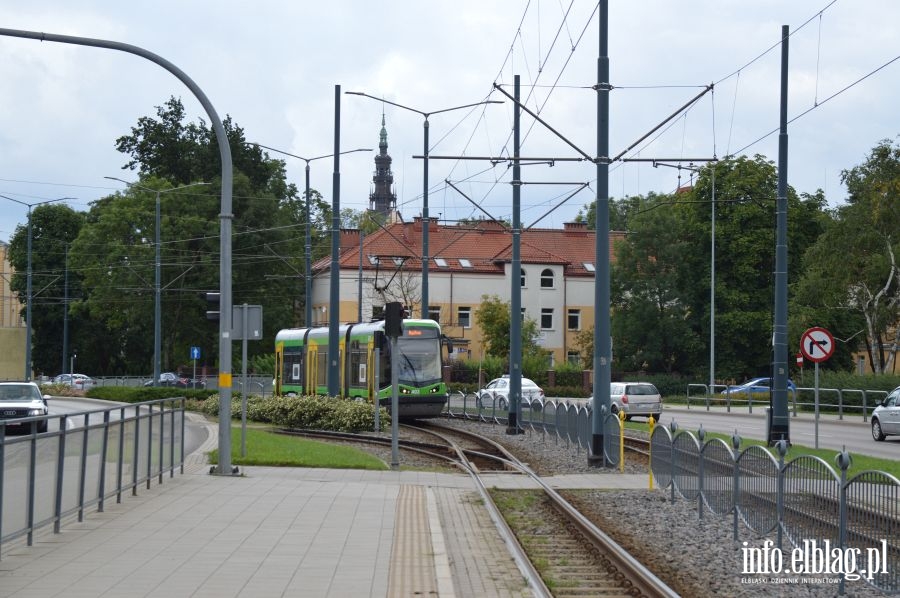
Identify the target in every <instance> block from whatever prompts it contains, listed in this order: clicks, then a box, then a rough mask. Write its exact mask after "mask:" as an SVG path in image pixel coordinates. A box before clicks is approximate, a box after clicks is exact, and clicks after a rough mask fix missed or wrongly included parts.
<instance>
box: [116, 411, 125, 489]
mask: <svg viewBox="0 0 900 598" xmlns="http://www.w3.org/2000/svg"><path fill="white" fill-rule="evenodd" d="M116 460H117V461H118V463H117V464H116V502H117V503H120V502H122V481H123V480H122V478H123V476H124V475H125V407H122V408H121V409H120V410H119V456H118V458H117V459H116Z"/></svg>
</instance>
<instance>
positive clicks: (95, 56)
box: [0, 0, 900, 240]
mask: <svg viewBox="0 0 900 598" xmlns="http://www.w3.org/2000/svg"><path fill="white" fill-rule="evenodd" d="M595 9H596V4H595V3H592V2H586V1H583V0H575V1H574V2H572V3H571V4H570V3H569V0H543V1H539V0H532V1H531V2H528V1H526V0H515V1H513V0H504V1H500V0H496V1H486V0H452V1H450V0H446V1H428V2H423V1H421V0H388V1H385V2H365V1H363V0H357V1H349V0H331V1H329V2H306V1H275V0H259V1H257V2H236V1H229V0H215V1H212V0H190V1H187V2H185V1H183V0H182V1H177V2H176V1H174V0H156V1H153V2H150V1H146V0H134V1H130V2H121V1H119V0H79V1H70V0H43V1H41V2H29V3H25V2H12V1H6V2H4V3H2V4H0V27H3V28H6V29H19V30H28V31H43V32H47V33H57V34H66V35H74V36H79V37H89V38H99V39H107V40H114V41H119V42H125V43H129V44H132V45H136V46H139V47H141V48H144V49H146V50H149V51H151V52H154V53H156V54H158V55H160V56H162V57H163V58H165V59H167V60H169V61H171V62H172V63H174V64H175V65H176V66H178V67H179V68H180V69H182V70H183V71H184V72H185V73H187V74H188V76H190V77H191V78H192V79H193V80H194V81H195V82H196V83H197V84H198V85H199V87H200V88H201V89H203V91H204V92H205V93H206V95H207V97H208V98H209V99H210V101H211V102H212V104H213V106H214V107H215V109H216V111H217V112H218V114H219V116H220V117H222V118H225V116H226V115H230V116H231V117H232V118H233V119H234V121H235V122H236V123H237V124H238V125H240V126H241V127H242V128H243V129H244V131H245V134H246V137H247V139H248V140H250V141H255V142H258V143H261V144H264V145H268V146H271V147H275V148H279V149H282V150H285V151H287V152H291V153H294V154H298V155H301V156H305V157H314V156H320V155H324V154H330V153H332V152H333V151H334V147H335V146H334V143H335V142H334V106H335V86H336V85H340V86H341V90H342V91H363V92H366V93H368V94H371V95H373V96H376V97H380V98H384V99H386V100H389V101H392V102H396V103H399V104H404V105H406V106H409V107H411V108H414V109H417V110H420V111H422V112H429V113H433V112H437V111H440V110H443V109H446V108H453V107H456V106H460V105H464V104H470V103H475V102H480V101H483V100H487V99H491V100H505V97H504V96H503V94H501V93H500V92H498V91H496V90H494V89H493V85H494V84H495V83H497V84H499V85H501V86H502V87H503V89H504V90H507V91H508V93H510V94H512V82H513V78H514V75H520V77H521V85H522V92H521V93H522V97H523V98H524V99H526V102H527V105H528V107H529V108H530V109H531V110H532V111H535V112H538V113H539V114H540V115H541V118H542V119H544V120H545V121H547V122H548V123H549V124H550V125H551V126H552V127H553V128H554V129H556V130H557V131H558V132H559V133H560V134H561V135H562V136H564V137H565V138H566V139H567V140H568V141H569V142H571V143H572V144H573V145H574V146H576V147H578V148H579V149H581V150H582V151H584V152H585V153H586V154H588V155H590V156H595V155H596V153H597V133H596V131H597V108H596V93H595V92H594V91H593V90H592V89H591V86H592V85H594V84H595V83H596V82H597V56H598V52H599V43H598V39H599V26H598V22H597V15H596V12H595ZM566 14H567V18H565V17H566ZM819 15H821V16H819ZM609 16H610V23H609V29H610V33H609V56H610V72H611V75H610V79H611V83H612V85H613V86H615V87H616V89H615V90H614V91H613V92H612V94H611V106H610V130H611V132H610V154H611V155H613V156H615V155H618V154H619V153H620V152H621V151H623V150H624V149H625V148H627V147H629V146H630V145H631V144H632V143H633V142H635V141H636V140H637V139H639V138H640V137H641V136H643V135H644V134H646V133H647V132H648V131H650V130H651V129H652V128H653V127H655V126H656V125H657V124H659V123H660V122H661V121H662V120H664V119H665V118H666V117H668V116H669V115H670V114H672V113H673V112H674V111H675V110H676V109H678V108H679V107H680V106H682V105H683V104H685V103H686V102H688V100H690V99H691V98H692V97H694V96H696V95H697V94H699V93H700V92H701V91H702V90H703V86H705V85H708V84H710V83H715V88H714V91H713V92H712V93H707V94H706V95H705V96H703V97H702V98H701V99H700V100H699V101H697V102H696V104H695V105H694V106H693V107H692V108H691V109H690V110H689V111H688V112H687V113H686V114H684V115H682V116H680V117H679V118H677V119H675V120H673V121H672V122H671V123H670V125H669V126H667V127H665V128H664V129H661V131H660V132H657V133H656V134H654V135H653V136H652V137H651V138H649V139H648V140H647V141H645V142H643V143H642V144H640V145H638V146H636V147H635V149H634V150H632V151H631V152H629V153H628V154H626V156H628V157H642V158H678V157H689V158H698V159H703V158H712V157H713V156H718V157H722V156H724V155H727V154H735V153H737V154H748V155H753V154H757V153H759V154H763V155H765V156H766V157H768V158H769V159H770V160H772V161H777V146H778V135H777V131H776V132H775V133H774V134H771V135H768V136H766V135H767V134H769V133H770V132H772V131H773V130H776V129H777V128H778V115H779V112H778V111H779V84H780V83H779V77H780V75H779V70H780V63H781V50H780V48H779V47H777V45H778V40H779V38H780V34H781V26H782V25H789V26H790V29H791V33H792V36H791V39H790V73H789V89H790V93H789V107H788V113H789V118H794V117H796V116H798V115H800V114H802V113H804V112H807V111H808V112H807V113H806V114H805V115H803V116H801V117H800V118H798V119H797V120H795V121H794V122H792V123H791V124H790V125H789V127H788V134H789V146H790V151H789V165H788V179H789V183H790V184H791V185H792V186H793V187H794V188H795V189H796V190H797V191H799V192H810V193H812V192H814V191H815V190H816V189H819V188H821V189H823V190H825V192H826V196H827V198H828V201H829V203H830V204H832V205H838V204H840V203H841V202H842V201H843V200H844V199H845V190H844V189H843V187H842V186H841V185H840V172H841V170H842V169H845V168H850V167H853V166H854V165H856V164H859V163H860V162H861V161H863V160H864V159H865V157H866V155H867V153H868V152H869V150H870V149H871V148H872V147H873V146H874V145H875V144H876V143H877V142H878V141H879V140H880V139H884V138H890V139H895V138H896V136H897V134H898V133H900V123H898V119H897V108H896V106H897V105H898V94H897V90H898V82H900V60H898V61H897V62H893V63H891V64H888V63H890V62H891V61H892V60H895V59H897V58H898V56H900V36H898V35H897V23H900V3H898V2H896V1H895V0H855V1H851V0H836V1H835V2H831V0H791V1H785V0H780V1H775V0H756V1H753V2H746V1H732V0H685V1H681V2H673V1H671V0H641V1H625V0H612V1H611V2H610V12H609ZM804 24H805V25H804ZM770 49H771V50H770ZM767 50H770V51H769V52H768V53H766V51H767ZM884 65H887V66H884ZM882 66H884V68H882V69H881V70H878V71H877V72H874V74H871V76H869V77H868V78H866V79H865V80H863V81H861V82H859V83H857V84H855V85H853V84H854V83H855V82H857V81H858V80H859V79H861V78H863V77H865V76H866V75H868V74H870V73H873V71H876V69H879V67H882ZM0 80H2V82H3V86H2V87H3V92H2V94H0V156H2V158H0V194H3V195H7V196H9V197H12V198H14V199H17V200H19V201H22V202H25V203H31V204H34V203H36V202H41V201H46V200H51V199H56V198H60V197H74V198H76V199H73V200H68V202H67V203H69V205H71V206H72V207H74V208H76V209H87V208H88V207H89V204H90V202H91V201H93V200H96V199H97V198H99V197H103V196H105V195H108V194H110V193H112V192H114V191H116V190H119V189H121V188H122V186H121V185H118V184H117V183H114V182H113V181H108V180H105V179H104V178H103V177H104V176H117V177H120V178H123V179H126V180H135V179H136V174H135V173H133V172H129V171H123V170H122V166H123V165H124V164H125V162H126V156H124V155H122V154H120V153H118V152H117V151H116V150H115V140H116V138H117V137H119V136H121V135H125V134H128V133H129V132H130V128H131V127H132V126H134V125H135V124H136V122H137V120H138V118H140V117H142V116H148V115H154V114H155V111H156V106H159V105H162V104H163V103H164V102H165V101H166V100H167V99H168V98H169V97H170V96H173V95H174V96H177V97H180V98H181V99H182V101H183V103H184V105H185V107H186V109H187V112H188V115H189V117H190V119H191V120H192V121H196V120H197V119H199V118H203V119H204V120H207V118H206V115H205V113H204V111H203V109H202V107H201V106H200V104H199V102H198V101H197V100H196V99H195V98H194V97H193V96H192V94H191V93H190V91H189V90H188V89H187V88H186V87H185V86H184V85H183V84H181V83H180V82H179V81H178V80H177V79H175V78H174V77H173V76H172V75H171V74H169V73H168V72H167V71H165V70H164V69H162V68H161V67H159V66H157V65H156V64H154V63H152V62H150V61H147V60H145V59H143V58H139V57H137V56H134V55H130V54H125V53H121V52H115V51H110V50H102V49H97V48H88V47H81V46H72V45H63V44H58V43H52V42H39V41H34V40H28V39H17V38H10V37H0ZM851 85H852V87H850V88H849V89H846V91H843V92H842V93H840V94H839V95H836V96H835V94H836V93H838V92H840V91H841V90H842V89H844V88H846V87H848V86H851ZM382 111H384V115H385V119H386V123H387V124H386V126H387V132H388V143H389V153H390V154H391V156H392V157H393V171H394V177H395V183H396V191H397V196H398V206H399V208H400V211H401V213H402V214H403V216H404V218H405V219H406V220H408V221H409V220H411V219H412V217H413V216H416V215H419V214H421V211H422V207H423V202H422V190H423V169H422V160H420V159H415V158H414V157H413V156H416V155H421V154H422V150H423V129H422V123H423V117H422V116H421V115H419V114H415V113H413V112H409V111H406V110H402V109H399V108H396V107H394V106H391V105H387V104H383V103H382V102H380V101H375V100H372V99H368V98H364V97H358V96H352V95H346V94H342V95H341V131H340V149H341V151H346V150H350V149H355V148H374V149H376V150H377V147H378V134H379V130H380V128H381V118H382ZM512 114H513V111H512V104H511V102H509V101H506V102H505V103H504V104H501V105H490V106H481V107H478V108H476V109H463V110H455V111H450V112H448V113H444V114H435V115H433V116H431V118H430V144H429V145H430V151H431V154H432V155H433V156H462V155H466V156H510V155H512V151H513V148H512V138H511V135H512ZM522 130H523V133H522V144H521V147H522V149H521V155H522V156H523V157H545V158H560V159H561V158H573V157H577V156H578V155H579V154H578V153H577V152H576V151H575V150H574V149H573V148H572V147H570V146H569V145H568V144H567V143H566V142H564V141H562V140H560V139H559V138H558V137H556V136H554V135H553V134H552V133H550V132H549V131H548V130H547V129H546V128H544V127H543V126H542V125H539V124H537V125H536V124H535V121H534V119H532V118H531V117H530V116H528V115H527V114H523V115H522ZM273 155H274V154H273ZM373 157H374V152H373V153H372V154H367V153H363V152H360V153H352V154H348V155H344V156H342V157H341V161H340V172H341V186H340V200H341V207H343V208H346V207H350V208H354V209H357V210H362V209H365V208H367V207H368V197H369V193H370V190H371V180H372V174H373V170H374V162H373ZM285 159H286V160H287V172H288V177H289V180H290V181H291V182H294V183H295V184H297V186H298V187H300V188H301V189H302V187H303V185H304V165H305V164H304V162H303V161H301V160H297V159H294V158H285ZM333 169H334V163H333V161H332V159H330V158H327V159H322V160H318V161H315V162H313V163H312V169H311V172H312V186H313V187H314V188H316V189H319V190H320V191H321V192H322V194H323V195H324V196H325V198H326V199H328V200H331V198H332V172H333ZM510 175H511V169H510V168H509V167H508V165H507V163H505V162H503V163H500V164H496V165H492V164H491V163H489V162H485V161H474V160H468V161H459V160H438V159H433V160H431V161H430V162H429V181H430V184H429V188H430V192H429V211H430V214H431V216H439V217H440V218H441V219H442V220H448V221H453V220H455V219H458V218H463V217H472V216H478V215H480V214H481V212H480V211H478V210H477V209H476V208H475V207H474V206H473V205H472V204H471V203H470V202H469V201H468V200H467V199H465V198H464V197H463V196H462V195H461V194H460V193H459V192H458V191H456V190H454V189H452V188H450V187H449V186H447V185H446V184H445V183H444V181H445V180H450V181H451V182H452V183H453V184H454V185H455V186H457V187H458V188H459V189H460V190H461V191H462V192H463V193H465V194H466V196H468V197H469V198H471V199H472V200H473V201H474V202H476V203H478V204H479V205H480V206H481V208H482V209H484V210H485V211H486V212H488V213H489V214H491V215H492V216H494V217H497V218H510V216H511V211H512V208H511V205H512V191H511V186H510V185H509V181H510V178H511V176H510ZM522 178H523V180H524V181H525V182H526V183H550V182H556V183H559V184H553V185H547V184H533V185H526V186H525V187H523V191H522V222H523V225H526V226H527V225H530V224H532V223H533V222H534V221H536V220H538V219H539V218H541V217H542V216H544V215H545V214H546V213H547V212H548V211H550V210H551V209H552V208H553V207H554V206H556V205H558V204H560V202H562V201H563V200H564V199H565V198H566V197H567V196H569V195H570V194H571V193H572V192H574V191H575V190H576V189H577V188H578V187H577V186H578V184H581V183H588V184H589V185H590V186H589V187H588V188H587V189H585V190H583V191H581V192H580V193H579V194H577V195H575V196H574V197H572V198H571V199H569V200H568V201H566V202H565V203H563V204H562V205H560V207H558V208H557V209H555V210H553V211H552V212H551V213H550V214H549V215H546V217H544V218H543V219H542V220H540V224H539V226H541V227H561V226H562V224H563V223H564V222H567V221H570V220H571V219H572V218H574V216H575V215H576V214H577V213H578V211H579V210H580V209H582V207H583V206H584V205H585V204H586V203H588V202H590V201H592V200H593V198H594V193H595V191H596V168H595V166H594V165H593V164H591V163H590V162H557V163H556V164H555V166H553V167H550V166H549V165H547V164H535V165H531V166H527V167H523V175H522ZM688 182H689V178H688V172H687V171H686V170H684V171H681V184H682V185H683V184H687V183H688ZM678 184H679V171H678V170H677V169H675V168H669V167H663V166H660V167H657V168H654V167H653V166H652V165H650V164H646V163H641V164H638V163H633V162H632V163H627V164H623V163H616V164H614V165H613V166H612V167H611V171H610V184H609V189H610V195H611V196H612V197H615V198H620V197H623V196H627V195H636V194H646V193H648V192H651V191H654V192H662V193H665V192H671V191H673V190H674V189H675V188H676V187H677V186H678ZM26 215H27V208H26V207H24V206H22V205H18V204H15V203H13V202H10V201H8V200H6V199H2V198H0V240H8V239H9V238H10V236H11V235H12V234H13V232H14V230H15V227H16V226H17V225H19V224H24V223H25V222H26ZM237 217H238V218H240V214H238V215H237ZM247 225H252V223H247Z"/></svg>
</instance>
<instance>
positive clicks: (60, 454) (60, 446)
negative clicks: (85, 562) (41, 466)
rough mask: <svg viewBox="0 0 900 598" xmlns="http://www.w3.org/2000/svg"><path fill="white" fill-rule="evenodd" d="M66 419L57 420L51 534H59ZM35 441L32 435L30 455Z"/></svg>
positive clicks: (31, 495)
mask: <svg viewBox="0 0 900 598" xmlns="http://www.w3.org/2000/svg"><path fill="white" fill-rule="evenodd" d="M67 419H68V418H67V417H66V416H65V415H63V416H62V418H60V420H59V441H58V443H57V449H56V450H57V455H56V496H55V497H54V499H53V533H54V534H58V533H59V522H60V519H61V517H62V492H63V473H64V471H65V465H66V430H67V429H68V426H66V421H67ZM36 442H37V439H36V438H35V437H34V435H32V437H31V449H32V453H34V449H35V443H36ZM34 466H35V464H34V461H33V460H32V463H31V467H32V471H31V483H30V484H29V486H30V488H29V489H28V493H29V505H28V511H29V513H28V545H29V546H31V531H32V529H31V528H32V526H33V525H34V521H33V520H32V518H33V515H34V513H33V511H34Z"/></svg>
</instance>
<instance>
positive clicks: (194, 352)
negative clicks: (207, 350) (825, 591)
mask: <svg viewBox="0 0 900 598" xmlns="http://www.w3.org/2000/svg"><path fill="white" fill-rule="evenodd" d="M191 359H200V347H191Z"/></svg>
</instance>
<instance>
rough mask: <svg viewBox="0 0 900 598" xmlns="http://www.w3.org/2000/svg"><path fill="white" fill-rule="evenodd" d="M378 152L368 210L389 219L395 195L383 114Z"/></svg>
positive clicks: (394, 202)
mask: <svg viewBox="0 0 900 598" xmlns="http://www.w3.org/2000/svg"><path fill="white" fill-rule="evenodd" d="M378 150H379V151H378V155H377V156H375V176H373V177H372V188H373V190H372V192H371V193H370V194H369V210H371V211H373V212H377V213H378V214H382V215H383V216H385V217H386V218H390V216H391V214H393V212H394V211H395V210H396V209H397V194H396V193H394V173H393V172H391V156H390V155H389V154H388V153H387V129H385V128H384V113H382V115H381V137H380V139H379V141H378Z"/></svg>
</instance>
